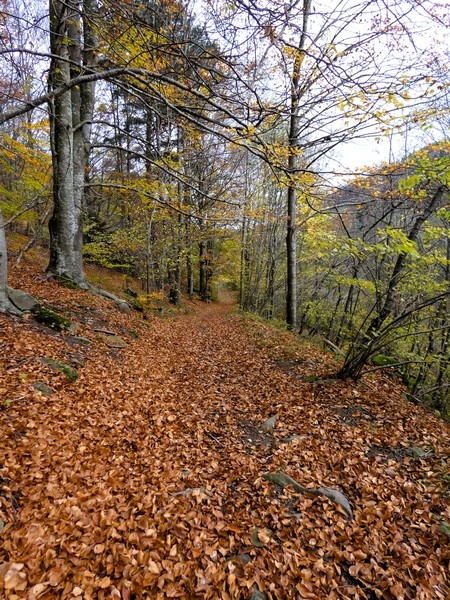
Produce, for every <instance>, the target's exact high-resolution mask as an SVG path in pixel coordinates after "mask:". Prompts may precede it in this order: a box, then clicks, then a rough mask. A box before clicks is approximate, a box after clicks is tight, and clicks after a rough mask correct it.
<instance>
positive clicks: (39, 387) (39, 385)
mask: <svg viewBox="0 0 450 600" xmlns="http://www.w3.org/2000/svg"><path fill="white" fill-rule="evenodd" d="M33 387H34V389H35V390H36V391H37V392H40V393H41V394H44V396H51V395H52V394H54V393H55V390H52V388H51V387H50V386H49V385H47V384H46V383H44V382H43V381H36V382H35V383H33Z"/></svg>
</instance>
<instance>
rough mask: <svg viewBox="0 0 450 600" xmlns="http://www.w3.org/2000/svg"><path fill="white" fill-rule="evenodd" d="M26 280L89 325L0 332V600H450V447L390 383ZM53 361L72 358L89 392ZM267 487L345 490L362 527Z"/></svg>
mask: <svg viewBox="0 0 450 600" xmlns="http://www.w3.org/2000/svg"><path fill="white" fill-rule="evenodd" d="M19 283H20V284H21V285H22V286H23V287H24V288H25V289H27V290H28V291H30V292H32V293H34V294H37V295H41V296H45V297H46V298H47V300H48V301H49V302H50V303H52V305H54V306H56V307H60V308H64V310H65V311H66V314H67V313H69V314H70V315H71V318H72V320H74V321H77V322H78V323H79V324H80V327H79V328H78V330H77V332H76V334H70V333H61V334H57V333H55V332H52V331H51V330H48V329H46V328H45V327H43V326H41V325H38V324H37V323H35V322H34V321H33V320H32V319H24V320H17V319H14V318H9V317H5V316H1V317H0V332H1V340H0V360H1V384H0V388H1V410H0V424H1V432H2V435H1V438H0V456H1V459H0V519H1V520H0V526H1V527H3V531H2V532H1V533H0V544H1V549H0V560H1V561H2V563H3V564H1V566H0V597H2V598H6V599H15V598H17V599H19V598H27V599H29V600H34V599H36V600H37V599H41V600H47V599H53V598H80V599H81V598H83V599H86V600H87V599H106V598H113V599H114V598H118V599H124V600H131V599H133V598H134V599H153V598H156V599H159V598H160V599H163V598H187V599H191V598H205V599H208V598H211V599H213V598H221V599H225V600H226V599H232V598H243V599H246V598H250V597H251V596H252V593H255V590H257V591H258V590H259V591H260V592H262V593H264V594H266V596H265V597H266V598H273V599H284V598H319V599H320V598H324V599H326V598H366V599H374V598H383V599H389V598H394V599H398V600H400V599H445V598H449V597H450V587H449V581H448V577H449V560H450V552H449V540H448V537H447V536H446V535H445V532H444V531H443V529H442V527H440V524H441V523H442V522H443V521H444V522H445V521H447V522H449V520H450V512H449V511H450V502H449V490H448V473H449V450H448V449H449V440H450V430H449V427H448V426H447V425H445V424H444V423H443V422H441V421H439V420H438V419H437V418H435V417H434V416H432V415H430V414H428V413H426V412H425V411H424V410H422V409H421V408H418V407H415V406H413V405H411V404H409V403H408V402H407V401H405V400H403V399H402V398H401V389H399V388H398V387H397V385H396V384H395V383H393V381H392V380H390V379H388V378H387V377H382V376H377V377H373V378H372V379H370V380H369V379H367V380H365V381H364V382H361V383H360V384H358V385H355V384H352V383H349V382H339V381H330V380H326V379H322V380H319V381H316V382H313V381H311V375H314V374H319V375H320V377H322V378H323V377H324V376H326V373H327V372H328V373H329V372H331V370H330V369H331V368H332V366H331V365H330V358H329V357H328V356H327V355H322V354H321V353H320V352H319V351H317V350H314V349H313V348H310V347H306V346H305V347H304V348H303V350H302V347H301V346H297V350H295V351H294V350H293V349H292V348H290V350H289V357H288V358H289V361H286V360H285V359H286V356H283V353H282V352H281V351H279V345H280V344H281V345H282V342H283V340H284V339H285V337H286V334H283V335H281V334H280V335H277V334H276V333H274V332H273V330H271V329H270V328H269V327H268V326H266V325H263V324H258V323H254V324H251V325H249V324H248V323H247V324H246V326H245V327H244V326H243V323H242V320H241V319H239V318H230V317H229V316H227V311H228V310H229V308H230V307H229V306H227V305H224V304H221V305H208V306H201V307H198V310H197V312H196V313H195V314H191V315H187V316H180V317H178V318H176V319H159V318H155V319H154V320H151V321H145V320H143V319H142V316H141V315H136V314H134V315H123V314H120V313H119V312H118V311H117V310H116V309H115V308H114V306H113V304H112V303H111V302H108V301H106V300H105V299H102V298H97V297H95V296H93V295H91V294H88V293H86V292H82V291H69V290H66V289H65V288H62V287H60V286H57V285H56V284H55V283H52V282H46V283H43V282H40V281H38V280H37V279H34V280H31V279H30V278H29V277H28V279H27V280H26V281H20V282H19ZM15 285H16V284H15ZM249 327H251V328H252V333H251V334H250V333H249ZM96 328H97V329H99V328H103V329H107V330H112V331H113V332H114V333H116V334H117V335H119V336H120V337H121V338H122V339H124V340H125V341H126V342H127V346H126V347H125V348H123V349H119V348H110V347H108V346H107V345H106V344H105V343H104V341H103V340H102V339H101V338H100V337H97V336H96V334H95V331H94V330H95V329H96ZM255 332H256V333H255ZM136 334H137V336H138V337H137V338H136ZM257 338H259V340H260V341H261V340H262V341H263V342H264V343H257V341H256V339H257ZM83 340H84V341H83ZM86 340H91V343H90V344H89V343H86ZM277 353H278V356H279V357H280V359H281V358H282V359H284V362H280V360H278V361H277V360H276V357H277ZM42 357H50V358H53V359H55V360H57V361H61V362H63V363H66V364H72V363H71V361H74V360H75V359H76V361H77V365H76V366H77V369H78V372H79V377H78V379H77V380H76V381H74V382H72V383H71V382H70V381H69V380H68V379H67V377H65V375H64V373H62V372H59V371H55V370H52V369H50V368H49V365H48V364H46V363H45V362H42V361H41V360H39V359H40V358H42ZM36 382H41V383H42V384H45V385H46V386H48V387H49V388H51V390H53V393H49V394H48V395H47V394H45V393H42V392H40V391H39V386H38V388H36V386H35V384H36ZM41 387H42V386H41ZM42 389H44V390H45V389H47V388H45V386H44V387H42ZM273 415H276V416H277V419H276V424H275V427H274V428H273V429H269V430H264V429H261V427H260V426H261V425H262V424H263V423H264V422H265V421H267V419H269V418H270V417H271V416H273ZM413 447H417V448H421V449H422V450H423V451H424V454H423V455H422V456H419V455H418V454H420V453H417V452H416V453H414V451H412V450H411V449H412V448H413ZM275 471H283V472H285V473H287V474H288V475H290V476H291V477H292V478H294V479H295V480H296V481H298V482H299V483H300V484H301V485H303V486H305V487H309V488H320V487H327V488H333V489H337V490H340V491H341V492H342V493H343V494H344V495H345V497H346V498H347V499H348V500H349V502H350V504H351V506H352V509H353V515H354V519H353V520H352V521H350V520H349V519H348V518H347V516H346V514H345V512H344V510H343V509H342V507H341V506H339V505H338V504H336V503H335V502H333V501H332V500H331V499H329V498H327V497H325V496H323V495H320V496H314V495H311V494H308V493H306V494H297V493H295V492H294V490H293V489H292V488H291V487H287V488H283V489H281V488H280V487H278V486H276V485H274V484H273V483H271V482H270V481H267V480H266V479H264V477H263V475H264V473H267V472H275ZM1 527H0V529H1ZM255 531H256V532H257V535H256V537H255V534H254V532H255ZM253 538H254V539H253ZM252 539H253V541H252ZM255 540H256V542H255ZM253 542H255V543H253ZM254 597H255V596H254ZM258 597H259V596H258ZM261 597H264V596H263V595H262V594H261Z"/></svg>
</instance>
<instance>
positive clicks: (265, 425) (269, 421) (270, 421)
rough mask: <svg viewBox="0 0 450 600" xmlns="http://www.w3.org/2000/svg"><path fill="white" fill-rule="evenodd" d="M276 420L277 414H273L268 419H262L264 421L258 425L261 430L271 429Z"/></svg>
mask: <svg viewBox="0 0 450 600" xmlns="http://www.w3.org/2000/svg"><path fill="white" fill-rule="evenodd" d="M276 422H277V415H273V416H272V417H270V419H267V421H264V423H263V424H262V425H261V426H260V429H261V430H262V431H270V430H271V429H273V428H274V427H275V423H276Z"/></svg>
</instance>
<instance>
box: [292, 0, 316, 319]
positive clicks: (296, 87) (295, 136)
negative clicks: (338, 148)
mask: <svg viewBox="0 0 450 600" xmlns="http://www.w3.org/2000/svg"><path fill="white" fill-rule="evenodd" d="M310 13H311V0H303V27H302V33H301V36H300V40H299V44H298V47H297V50H296V53H295V59H294V66H293V68H292V76H291V114H290V122H289V158H288V172H289V177H290V180H289V185H288V190H287V232H286V252H287V277H286V323H287V325H288V327H289V328H291V329H293V328H295V327H296V325H297V231H296V221H297V189H296V188H297V186H296V182H295V169H296V164H297V157H296V152H295V151H296V149H297V147H298V143H299V114H298V106H299V101H300V96H301V90H300V71H301V65H302V61H303V58H304V50H305V44H306V40H307V34H308V21H309V16H310Z"/></svg>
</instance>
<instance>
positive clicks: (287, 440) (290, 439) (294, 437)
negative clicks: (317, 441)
mask: <svg viewBox="0 0 450 600" xmlns="http://www.w3.org/2000/svg"><path fill="white" fill-rule="evenodd" d="M304 437H306V436H305V435H297V434H294V435H288V437H284V438H281V440H280V442H281V443H282V444H290V443H291V442H295V440H301V439H303V438H304Z"/></svg>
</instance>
